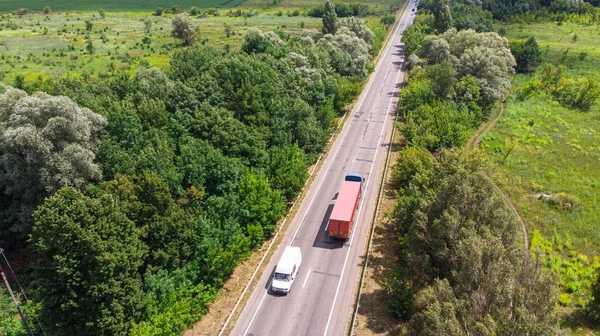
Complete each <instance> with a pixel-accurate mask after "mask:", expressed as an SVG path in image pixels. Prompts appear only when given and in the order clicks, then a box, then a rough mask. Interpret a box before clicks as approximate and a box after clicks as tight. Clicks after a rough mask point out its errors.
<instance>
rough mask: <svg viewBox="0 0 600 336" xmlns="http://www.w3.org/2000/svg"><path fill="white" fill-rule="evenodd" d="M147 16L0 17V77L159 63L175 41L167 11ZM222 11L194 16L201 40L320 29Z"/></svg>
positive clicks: (313, 23)
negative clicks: (147, 27) (149, 24)
mask: <svg viewBox="0 0 600 336" xmlns="http://www.w3.org/2000/svg"><path fill="white" fill-rule="evenodd" d="M149 14H150V13H136V12H121V13H111V12H107V13H106V16H105V18H101V17H100V15H99V13H98V12H58V13H56V12H55V13H52V14H49V15H43V14H40V13H34V14H27V15H23V16H15V15H12V14H7V15H3V16H2V21H1V24H2V26H3V29H2V30H1V31H0V60H1V62H0V77H3V79H4V82H5V83H8V84H10V83H14V80H15V77H16V76H17V75H23V76H24V77H25V81H28V80H32V79H36V78H37V77H38V76H42V77H49V76H64V75H70V76H73V75H82V74H84V75H85V76H90V77H98V76H105V75H110V74H112V73H113V72H115V71H117V70H120V71H124V70H131V69H133V68H135V66H136V65H137V64H138V63H139V61H142V60H145V61H147V62H148V63H149V64H150V65H153V66H159V67H163V66H165V65H166V64H167V62H168V58H169V56H168V55H169V54H170V52H171V50H173V49H174V48H177V47H178V46H179V41H177V40H176V39H175V38H173V37H171V36H170V31H171V29H172V27H171V18H172V15H164V16H160V17H156V16H151V15H149ZM227 14H228V12H226V11H222V13H220V14H219V16H213V15H211V16H208V17H205V18H194V19H193V21H194V22H195V23H197V24H198V25H199V26H200V29H201V40H202V41H201V43H204V44H209V45H213V46H215V47H218V48H225V46H226V45H229V47H231V48H232V49H239V46H240V45H241V41H242V39H243V36H244V34H245V32H246V30H248V29H249V28H251V27H258V28H260V29H262V30H272V29H274V28H276V27H279V28H280V29H283V30H285V31H287V32H289V33H293V32H294V31H299V30H300V29H302V28H301V27H304V28H305V29H311V28H319V27H320V24H321V20H320V19H317V18H309V17H300V16H294V17H287V16H286V15H280V16H278V15H277V13H262V14H259V13H255V12H252V16H248V17H231V16H227ZM147 18H150V19H151V20H152V22H153V23H152V28H151V30H150V32H149V33H148V32H147V31H146V30H145V25H144V20H145V19H147ZM86 20H89V21H91V22H92V24H93V27H92V30H91V31H87V30H86V24H85V21H86ZM7 26H9V27H11V28H6V27H7ZM88 41H91V42H92V45H93V52H92V54H90V53H89V51H88V50H87V48H86V47H87V44H88ZM0 79H2V78H0Z"/></svg>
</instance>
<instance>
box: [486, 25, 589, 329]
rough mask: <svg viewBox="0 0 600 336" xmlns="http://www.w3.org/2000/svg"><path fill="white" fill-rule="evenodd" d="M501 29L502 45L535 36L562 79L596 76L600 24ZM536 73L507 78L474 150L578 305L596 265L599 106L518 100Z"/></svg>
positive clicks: (566, 296)
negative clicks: (506, 89)
mask: <svg viewBox="0 0 600 336" xmlns="http://www.w3.org/2000/svg"><path fill="white" fill-rule="evenodd" d="M496 28H502V27H496ZM503 28H504V29H505V30H506V37H507V38H508V39H509V40H525V39H527V38H529V37H530V36H534V37H535V38H536V40H537V42H538V44H539V46H540V49H541V51H542V56H543V60H544V62H548V63H551V64H554V65H556V66H558V65H562V66H564V72H563V77H567V78H577V77H581V76H591V77H592V78H595V80H598V79H599V78H600V67H599V66H600V26H596V25H586V24H581V23H576V22H569V21H565V22H564V23H563V24H562V25H558V24H557V23H556V22H549V23H535V24H512V25H508V26H503ZM541 69H542V67H541V66H540V67H538V70H537V72H536V73H535V74H532V75H516V76H515V77H514V78H513V91H514V93H515V94H513V95H512V96H511V97H510V98H509V99H508V100H507V101H506V105H505V111H504V115H503V117H502V118H501V119H500V120H499V122H498V123H497V124H496V126H495V127H494V129H493V130H492V131H491V132H490V133H488V134H487V135H486V136H485V137H484V139H483V141H482V144H481V148H482V149H483V151H484V152H485V155H486V156H487V158H488V160H489V161H491V162H492V163H494V164H495V165H496V166H497V170H496V171H497V176H496V180H497V182H498V183H499V184H500V186H501V188H502V189H503V190H505V191H506V192H507V194H508V195H509V197H510V198H511V200H512V201H513V203H514V204H515V205H516V206H517V208H518V210H519V213H520V214H521V215H522V216H523V219H524V220H525V222H526V223H527V227H528V231H529V238H530V239H531V245H532V251H533V253H534V254H535V255H537V256H540V260H542V262H544V264H545V265H546V266H547V267H548V268H551V269H553V270H554V271H555V272H556V273H557V274H558V275H559V277H560V284H561V289H562V294H561V296H560V304H561V306H564V307H583V306H584V305H585V304H586V303H587V301H588V300H589V299H590V290H589V289H590V288H589V287H590V284H591V283H592V282H593V280H594V276H595V274H594V270H595V269H596V268H598V267H599V266H600V261H599V259H598V257H597V256H598V255H600V226H599V224H600V106H599V105H600V104H599V102H596V103H595V104H593V105H592V107H591V108H590V109H589V110H580V109H576V108H572V107H568V106H565V105H564V104H562V103H561V102H559V101H557V100H556V99H555V98H554V97H553V96H552V95H550V94H547V93H546V92H543V91H541V90H539V91H536V92H534V93H533V94H531V95H529V96H527V98H525V99H519V94H518V93H519V92H520V90H521V89H522V88H523V87H524V86H525V85H526V84H527V83H529V82H531V81H533V80H536V79H538V78H539V77H540V75H541V74H540V72H541ZM575 325H577V323H575Z"/></svg>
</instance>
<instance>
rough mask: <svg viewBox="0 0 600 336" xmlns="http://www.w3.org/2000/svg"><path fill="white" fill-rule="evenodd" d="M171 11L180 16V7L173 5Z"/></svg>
mask: <svg viewBox="0 0 600 336" xmlns="http://www.w3.org/2000/svg"><path fill="white" fill-rule="evenodd" d="M171 10H172V11H173V14H179V5H173V6H172V7H171Z"/></svg>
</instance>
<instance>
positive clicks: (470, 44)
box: [416, 29, 516, 104]
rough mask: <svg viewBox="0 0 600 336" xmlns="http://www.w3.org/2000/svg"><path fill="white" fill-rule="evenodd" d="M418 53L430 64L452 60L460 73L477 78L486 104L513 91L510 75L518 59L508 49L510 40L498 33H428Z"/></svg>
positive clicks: (472, 31) (454, 30) (449, 31)
mask: <svg viewBox="0 0 600 336" xmlns="http://www.w3.org/2000/svg"><path fill="white" fill-rule="evenodd" d="M416 54H417V55H418V56H419V57H422V58H425V59H427V63H428V64H438V63H442V62H444V61H451V62H452V65H453V66H454V67H455V68H456V70H457V72H458V76H459V77H463V76H466V75H471V76H474V77H475V78H477V85H479V87H480V88H481V96H482V98H483V102H484V103H486V104H489V103H491V102H493V101H495V100H498V99H503V98H505V97H506V96H507V95H508V94H509V92H510V88H511V84H510V79H509V78H508V75H509V73H511V72H513V71H514V67H515V65H516V62H515V58H514V57H513V55H512V54H511V53H510V49H508V40H506V39H505V38H503V37H501V36H500V35H498V34H496V33H493V32H490V33H477V32H475V31H474V30H461V31H459V32H457V31H456V29H450V30H448V31H446V32H445V33H444V34H442V35H441V36H431V35H430V36H427V37H425V40H423V44H422V45H421V47H420V48H419V49H418V50H417V52H416Z"/></svg>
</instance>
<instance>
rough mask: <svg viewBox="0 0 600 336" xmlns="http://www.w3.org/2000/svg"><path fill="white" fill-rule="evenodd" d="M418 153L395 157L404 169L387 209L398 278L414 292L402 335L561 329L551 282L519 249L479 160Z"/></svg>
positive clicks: (539, 333) (515, 232)
mask: <svg viewBox="0 0 600 336" xmlns="http://www.w3.org/2000/svg"><path fill="white" fill-rule="evenodd" d="M411 151H412V152H414V150H411ZM422 153H423V152H421V153H420V154H419V153H412V154H411V155H401V156H400V160H402V161H405V160H408V161H407V162H402V163H400V162H399V163H398V165H399V166H400V168H404V167H408V168H409V169H408V170H409V171H408V172H407V174H404V175H403V176H402V178H401V181H402V186H401V190H399V192H398V195H399V197H398V203H397V207H396V209H395V210H394V215H393V218H395V223H396V224H397V225H398V226H397V228H398V232H399V236H398V242H399V251H400V260H402V267H401V268H399V272H400V275H401V280H403V281H407V283H408V284H410V286H411V289H412V292H413V293H414V305H413V309H414V314H413V316H412V317H411V319H410V321H409V334H410V335H426V336H429V335H431V336H433V335H536V336H542V335H559V334H561V332H562V331H561V330H560V329H559V328H558V327H557V322H556V316H555V313H554V307H555V304H556V301H557V294H558V292H557V287H556V285H555V280H554V279H553V276H552V275H551V274H550V273H549V272H547V271H546V270H542V268H541V267H542V266H541V264H539V263H538V262H537V261H536V260H534V259H532V258H531V257H530V255H529V254H527V253H525V252H526V251H525V250H524V246H523V241H522V235H521V233H520V225H518V224H517V223H516V222H515V218H514V217H513V215H512V213H511V212H510V211H509V209H508V208H507V207H506V205H505V204H504V203H503V200H502V198H501V196H499V195H498V194H497V193H495V191H494V190H495V187H494V186H493V185H492V183H491V182H490V180H489V178H488V177H487V176H486V175H485V174H484V173H483V172H482V165H483V163H482V161H481V159H480V158H478V157H477V156H475V155H472V154H467V155H465V154H464V153H463V151H456V152H449V151H444V152H442V153H441V154H440V155H439V156H436V157H434V156H433V155H431V154H428V155H429V156H428V157H427V156H424V155H422ZM414 154H417V155H414ZM419 161H421V162H419ZM410 175H412V176H410ZM401 290H402V291H405V289H404V288H401Z"/></svg>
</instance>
